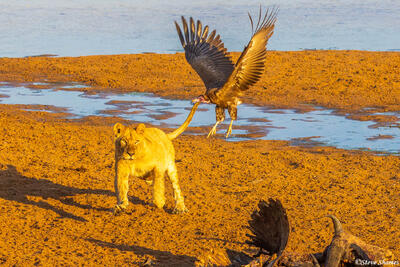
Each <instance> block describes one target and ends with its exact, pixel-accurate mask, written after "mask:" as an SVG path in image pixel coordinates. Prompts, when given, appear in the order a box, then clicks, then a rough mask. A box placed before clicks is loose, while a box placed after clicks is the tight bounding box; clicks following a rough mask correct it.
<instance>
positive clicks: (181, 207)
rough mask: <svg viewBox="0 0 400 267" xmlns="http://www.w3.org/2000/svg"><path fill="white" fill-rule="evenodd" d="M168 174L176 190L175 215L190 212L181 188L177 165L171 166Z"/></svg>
mask: <svg viewBox="0 0 400 267" xmlns="http://www.w3.org/2000/svg"><path fill="white" fill-rule="evenodd" d="M167 174H168V177H169V179H170V181H171V183H172V188H173V190H174V199H175V208H174V211H173V213H185V212H187V211H188V209H187V208H186V207H185V203H184V200H183V196H182V193H181V188H180V187H179V180H178V172H177V170H176V165H175V164H171V165H170V167H169V168H168V170H167Z"/></svg>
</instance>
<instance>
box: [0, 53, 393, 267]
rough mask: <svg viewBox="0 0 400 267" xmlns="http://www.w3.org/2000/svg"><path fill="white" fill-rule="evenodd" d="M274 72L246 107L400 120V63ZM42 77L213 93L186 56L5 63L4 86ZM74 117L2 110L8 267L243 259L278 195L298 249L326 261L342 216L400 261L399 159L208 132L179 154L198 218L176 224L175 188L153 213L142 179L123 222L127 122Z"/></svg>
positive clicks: (281, 61) (273, 59)
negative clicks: (254, 227) (121, 160)
mask: <svg viewBox="0 0 400 267" xmlns="http://www.w3.org/2000/svg"><path fill="white" fill-rule="evenodd" d="M235 56H237V55H235ZM269 60H270V65H269V67H268V68H267V70H266V75H265V76H264V78H263V80H262V81H261V82H260V83H258V85H257V86H256V88H253V89H252V90H250V91H249V99H248V100H247V102H252V103H258V104H265V105H276V106H288V107H293V106H297V105H301V104H303V103H313V104H317V105H323V106H327V107H333V108H341V109H350V110H353V111H354V112H359V111H360V109H362V108H364V107H377V108H379V109H380V110H386V111H389V110H392V111H393V110H397V111H398V110H399V104H398V103H400V92H399V88H400V86H399V85H400V80H399V78H398V77H400V76H399V72H400V69H399V68H398V66H399V65H400V54H399V53H383V52H382V53H372V52H358V51H306V52H272V53H270V54H269ZM179 66H182V67H179ZM396 66H397V67H396ZM190 71H191V72H192V73H190ZM357 71H358V73H356V72H357ZM385 78H386V79H385ZM45 79H46V80H47V81H57V82H70V81H79V82H84V83H87V84H88V85H94V86H96V87H98V88H97V89H101V90H109V89H110V88H112V89H115V90H124V91H130V90H135V91H146V92H155V93H157V94H159V95H163V96H167V97H174V98H176V97H177V98H184V99H189V98H191V97H193V96H196V95H197V94H200V93H202V91H203V89H202V85H201V81H200V80H199V79H198V78H197V77H196V76H195V74H194V73H193V71H192V70H191V69H190V67H189V66H187V65H186V63H184V58H183V56H182V55H181V54H178V55H121V56H93V57H81V58H41V57H35V58H24V59H8V58H2V59H0V81H10V82H22V81H44V80H45ZM339 79H344V80H339ZM346 79H347V80H348V81H346ZM163 80H165V82H163ZM350 80H351V82H350ZM264 86H265V87H267V88H268V90H264V89H263V87H264ZM374 86H376V88H374ZM103 87H104V88H103ZM86 90H91V88H87V89H86ZM284 96H285V98H282V97H284ZM286 96H287V97H286ZM251 99H252V100H251ZM24 108H26V107H24ZM64 115H65V114H62V113H49V112H46V111H22V110H20V106H19V105H0V125H1V129H2V131H0V138H1V142H0V151H1V153H0V209H1V210H0V212H1V215H0V229H1V230H0V247H1V250H0V264H2V263H3V264H5V265H14V264H16V265H18V266H25V265H33V264H38V265H42V266H48V265H55V264H57V265H62V264H65V265H71V264H72V265H79V264H87V265H128V264H129V265H134V266H136V265H140V264H143V263H144V262H145V261H146V260H147V259H151V260H153V261H154V262H155V263H156V264H158V265H161V266H191V265H193V263H194V262H195V261H196V259H198V258H199V257H200V256H201V255H202V254H203V253H206V252H208V251H209V250H210V249H212V248H215V249H219V248H223V249H231V250H234V251H244V252H247V251H248V248H249V247H248V246H247V245H245V244H244V241H245V240H246V239H247V238H246V233H249V230H248V229H247V228H246V226H247V221H248V219H249V218H250V214H251V213H252V211H253V210H254V209H255V208H256V205H257V203H258V201H259V200H260V199H268V198H270V197H272V198H279V199H280V200H281V201H282V203H283V205H284V207H286V209H287V213H288V216H289V220H290V223H291V229H292V232H291V235H290V240H289V244H288V247H287V250H288V251H295V252H298V253H312V252H317V251H322V250H323V248H324V247H325V246H326V245H327V244H328V243H329V242H330V239H331V237H332V225H331V223H330V221H329V220H328V219H326V218H322V217H323V216H324V215H327V214H334V215H336V216H337V217H338V218H340V219H341V220H342V222H343V224H344V227H345V228H346V229H348V230H349V231H351V232H352V233H354V234H356V235H357V236H359V237H360V238H362V239H363V240H365V241H367V242H369V243H371V244H374V245H378V246H380V247H383V248H388V249H391V250H392V251H393V252H394V253H395V255H396V258H397V259H398V258H399V256H400V247H399V245H398V244H400V235H399V226H400V194H399V192H400V175H399V174H400V158H399V157H398V156H393V155H389V156H378V155H374V154H373V153H371V152H363V151H348V150H340V149H335V148H331V147H293V146H290V145H289V144H288V143H287V142H283V141H242V142H226V141H225V140H223V139H220V138H212V139H206V138H205V135H206V132H207V130H208V129H204V128H197V129H189V130H195V131H197V132H199V133H201V135H199V136H190V135H183V136H181V137H179V138H177V139H176V140H175V141H174V145H175V149H176V160H177V166H178V174H179V177H180V184H181V187H182V192H183V194H184V197H185V202H186V205H187V207H188V209H189V211H190V212H189V213H188V214H184V215H173V214H171V211H172V209H173V197H172V188H171V186H170V183H169V182H168V181H167V192H166V197H167V204H166V210H165V211H162V210H157V209H156V208H154V207H153V206H152V205H151V200H152V197H151V188H150V187H149V186H148V185H147V184H146V183H145V182H144V181H142V180H140V179H137V180H131V183H130V193H129V195H130V200H131V205H130V207H129V209H128V211H127V213H126V214H123V215H120V216H113V215H112V213H111V208H112V207H113V206H114V205H115V203H116V199H115V196H114V189H113V179H114V178H113V177H114V146H113V142H112V125H113V124H114V123H115V122H117V121H119V122H121V119H117V118H99V117H89V118H85V119H79V120H68V119H65V118H64V117H63V116H64ZM211 123H212V121H210V126H211ZM170 130H171V129H165V131H167V132H168V131H170ZM239 151H240V153H238V152H239Z"/></svg>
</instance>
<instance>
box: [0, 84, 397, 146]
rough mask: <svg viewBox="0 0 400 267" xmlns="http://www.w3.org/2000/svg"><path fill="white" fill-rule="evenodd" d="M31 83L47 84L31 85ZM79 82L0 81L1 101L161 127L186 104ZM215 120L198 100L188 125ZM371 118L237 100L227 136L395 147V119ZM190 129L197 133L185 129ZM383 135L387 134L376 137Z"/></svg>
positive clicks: (178, 118) (175, 120)
mask: <svg viewBox="0 0 400 267" xmlns="http://www.w3.org/2000/svg"><path fill="white" fill-rule="evenodd" d="M35 86H44V87H49V88H52V89H34V88H32V87H35ZM29 87H31V88H29ZM79 87H83V86H81V85H79V84H38V83H34V84H26V85H20V86H16V85H12V84H7V83H0V95H3V97H1V98H0V103H1V104H26V105H52V106H55V107H63V108H66V109H67V112H68V113H71V116H70V117H71V118H80V117H85V116H89V115H97V116H118V117H121V118H124V119H128V120H132V121H134V122H147V123H150V124H153V125H156V126H162V127H176V126H178V125H180V124H182V122H183V121H184V120H185V119H186V116H187V114H188V113H189V110H190V108H191V103H190V101H188V100H172V99H164V98H160V97H157V96H154V95H152V94H146V93H125V94H115V93H98V94H94V95H93V94H90V95H88V94H85V93H83V92H79V91H73V90H68V89H77V88H79ZM7 96H8V97H7ZM31 109H34V108H31ZM380 114H382V113H380ZM383 115H395V116H397V117H398V118H400V114H399V113H393V112H391V113H390V114H389V113H388V114H385V113H383ZM214 123H215V113H214V105H204V104H203V105H200V107H199V109H198V111H197V112H196V114H195V115H194V118H193V120H192V122H191V124H190V126H191V127H207V128H211V127H212V125H213V124H214ZM228 123H229V117H228V116H227V120H226V122H225V127H224V126H221V127H219V131H218V133H222V134H223V133H225V131H226V124H228ZM374 124H375V123H374V122H372V121H357V120H351V119H348V118H346V117H345V116H339V115H336V114H334V112H333V111H332V110H326V109H323V108H315V110H313V111H309V112H304V113H303V112H296V111H295V110H291V109H271V108H267V107H257V106H253V105H246V104H243V105H240V106H239V109H238V120H237V121H235V123H234V128H233V132H232V137H230V138H229V139H228V140H230V141H240V140H250V139H268V140H292V141H293V144H311V145H312V144H324V145H331V146H335V147H338V148H345V149H368V150H374V151H382V152H390V153H399V151H400V142H399V141H398V138H400V128H399V127H398V124H397V125H388V126H386V127H373V126H374ZM189 133H193V134H196V133H195V132H190V131H189ZM382 136H386V138H379V137H382Z"/></svg>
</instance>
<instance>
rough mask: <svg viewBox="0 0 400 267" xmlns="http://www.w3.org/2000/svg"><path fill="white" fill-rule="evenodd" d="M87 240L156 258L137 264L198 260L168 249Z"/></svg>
mask: <svg viewBox="0 0 400 267" xmlns="http://www.w3.org/2000/svg"><path fill="white" fill-rule="evenodd" d="M85 240H87V241H89V242H92V243H94V244H96V245H98V246H101V247H105V248H112V249H118V250H120V251H123V252H126V251H130V252H133V253H135V255H138V256H153V257H154V258H155V261H154V262H151V263H150V264H149V263H147V264H146V262H137V263H136V264H138V265H139V266H195V264H194V263H195V261H196V260H197V259H196V258H194V257H191V256H186V255H175V254H173V253H171V252H168V251H161V250H155V249H150V248H145V247H141V246H136V245H126V244H114V243H111V242H106V241H101V240H98V239H94V238H86V239H85Z"/></svg>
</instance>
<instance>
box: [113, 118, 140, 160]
mask: <svg viewBox="0 0 400 267" xmlns="http://www.w3.org/2000/svg"><path fill="white" fill-rule="evenodd" d="M145 129H146V126H145V125H144V124H142V123H141V124H139V125H138V126H137V127H136V129H134V128H133V127H126V126H124V125H122V124H121V123H116V124H115V125H114V140H115V155H116V157H117V158H118V159H124V160H134V159H137V158H138V157H140V156H141V154H142V153H143V152H144V151H145V147H146V145H145V137H144V135H143V134H144V130H145Z"/></svg>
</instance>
